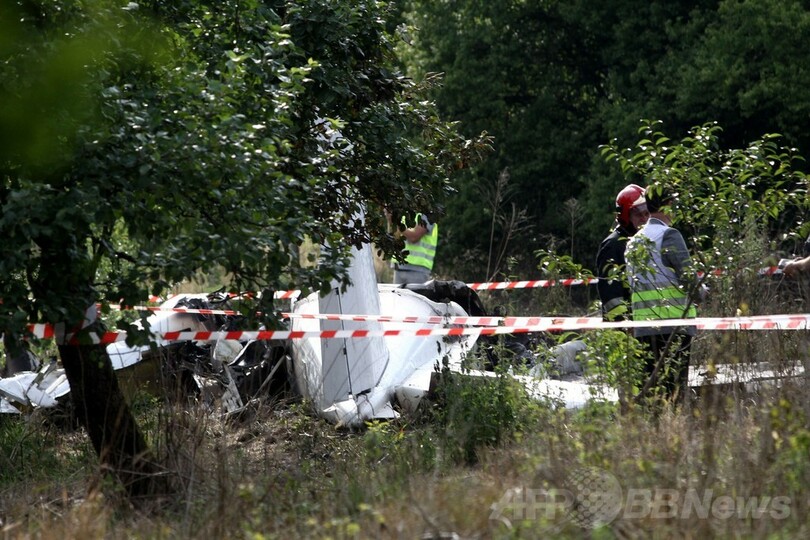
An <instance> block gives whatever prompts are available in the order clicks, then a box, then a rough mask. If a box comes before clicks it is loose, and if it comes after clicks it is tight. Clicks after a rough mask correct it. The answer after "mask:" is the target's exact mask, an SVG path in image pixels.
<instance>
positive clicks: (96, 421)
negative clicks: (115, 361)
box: [59, 345, 168, 499]
mask: <svg viewBox="0 0 810 540" xmlns="http://www.w3.org/2000/svg"><path fill="white" fill-rule="evenodd" d="M59 355H60V357H61V359H62V365H63V366H64V368H65V374H66V375H67V379H68V382H69V383H70V396H71V400H72V402H73V405H74V407H75V410H76V415H77V417H78V419H79V421H80V422H81V424H82V425H83V426H84V427H85V429H86V430H87V433H88V435H89V436H90V440H91V441H92V443H93V448H94V449H95V451H96V453H97V454H98V457H99V460H100V462H101V466H102V468H104V469H106V470H108V471H109V472H111V473H112V474H113V475H114V476H115V477H116V478H117V479H118V480H119V481H120V482H121V484H122V485H123V486H124V488H125V489H126V492H127V493H128V495H129V496H130V497H131V498H133V499H134V498H139V497H148V496H151V495H158V494H164V493H167V487H168V486H167V482H166V477H165V475H164V474H162V471H161V469H160V468H159V467H158V465H157V463H156V462H155V460H154V459H153V457H152V454H151V452H150V451H149V447H148V446H147V444H146V439H145V438H144V436H143V434H142V433H141V431H140V429H139V428H138V425H137V423H136V422H135V417H134V416H133V415H132V411H131V409H130V407H129V405H128V404H127V402H126V400H125V399H124V395H123V394H122V393H121V389H120V387H119V385H118V379H117V378H116V376H115V371H114V370H113V367H112V362H111V361H110V357H109V355H108V354H107V351H106V348H105V347H104V345H59Z"/></svg>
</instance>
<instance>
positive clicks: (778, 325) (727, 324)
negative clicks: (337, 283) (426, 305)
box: [29, 314, 810, 344]
mask: <svg viewBox="0 0 810 540" xmlns="http://www.w3.org/2000/svg"><path fill="white" fill-rule="evenodd" d="M331 317H335V316H334V315H331ZM351 317H358V316H357V315H352V316H351ZM374 318H375V317H373V316H368V315H367V316H364V320H366V321H371V320H373V319H374ZM450 319H451V320H452V319H453V318H450ZM457 319H469V318H465V317H459V318H457ZM514 319H515V321H514V322H526V323H528V322H531V323H532V324H522V325H510V326H506V325H502V326H453V327H449V328H443V327H439V326H431V327H422V328H412V329H402V328H397V329H384V328H383V329H353V330H312V331H305V330H257V331H249V330H248V331H244V330H240V331H229V332H225V331H223V332H199V331H198V332H193V331H183V332H165V333H162V334H156V335H155V337H156V338H157V339H161V340H164V341H217V340H237V341H247V340H289V339H308V338H321V339H335V338H340V339H355V338H370V337H397V336H402V337H423V336H482V335H484V336H485V335H497V334H525V333H534V332H560V331H570V330H597V329H622V328H640V327H641V328H647V327H656V328H667V327H681V326H694V327H696V328H697V329H698V330H721V331H722V330H807V329H808V328H810V314H800V315H796V314H789V315H762V316H753V317H701V318H696V319H667V320H659V321H654V322H653V321H617V322H605V321H603V320H602V319H600V318H598V317H527V318H525V321H523V320H519V319H520V318H514ZM352 320H357V319H352ZM442 320H443V322H445V321H446V319H444V318H443V319H442ZM504 320H506V319H504ZM379 322H386V321H385V320H383V319H380V321H379ZM391 322H392V321H391ZM410 322H414V321H410ZM29 329H30V330H31V333H32V334H34V335H35V336H37V337H39V338H52V337H53V335H54V334H53V330H52V328H51V327H50V326H49V325H41V324H37V325H31V327H29ZM90 339H91V341H92V343H95V344H109V343H114V342H116V341H123V340H124V339H126V333H125V332H106V333H104V334H100V335H98V334H96V335H92V336H91V337H90Z"/></svg>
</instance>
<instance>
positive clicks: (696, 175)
mask: <svg viewBox="0 0 810 540" xmlns="http://www.w3.org/2000/svg"><path fill="white" fill-rule="evenodd" d="M721 133H722V129H721V127H720V126H719V125H718V124H716V123H709V124H704V125H702V126H696V127H694V128H692V129H691V130H690V131H689V133H688V134H687V136H685V137H683V138H682V139H681V140H680V141H675V140H672V139H670V138H669V137H668V136H667V135H666V134H665V133H664V132H663V130H662V126H661V123H660V122H645V123H644V125H643V127H642V128H641V129H640V130H639V136H640V138H639V140H638V142H637V143H636V145H635V146H634V147H628V148H620V147H618V146H616V145H615V144H611V145H605V146H604V147H602V154H603V156H604V157H605V158H606V159H607V160H608V161H609V162H613V163H615V164H618V165H619V168H620V170H621V173H622V175H623V176H624V177H625V179H626V180H627V181H630V180H631V179H633V178H638V177H642V178H645V179H647V180H648V182H649V184H650V186H652V189H659V190H663V189H665V190H667V191H668V192H669V193H673V194H676V195H677V197H676V199H675V201H674V202H673V204H672V205H671V212H672V215H673V223H674V224H675V225H674V226H676V227H678V228H679V229H681V230H682V231H683V232H685V233H686V234H685V236H686V237H687V238H688V239H690V240H691V242H692V243H693V246H694V247H696V248H697V249H694V250H693V254H694V256H695V257H696V259H697V261H696V264H697V267H698V268H697V269H698V270H700V271H703V272H704V273H706V275H707V276H710V275H711V274H712V273H713V271H715V270H722V271H726V272H725V274H726V277H724V278H722V279H727V278H728V275H729V274H733V273H734V272H736V271H738V270H740V269H745V268H750V267H751V266H752V264H757V263H761V262H762V260H763V259H764V252H766V249H765V248H771V249H772V248H773V247H774V246H767V245H765V246H763V245H762V244H763V242H762V241H761V239H768V238H777V239H782V240H784V241H787V242H791V240H795V239H791V237H790V235H787V234H785V231H789V230H795V228H796V226H797V223H796V222H798V225H801V223H802V219H803V218H805V217H806V216H807V213H808V210H810V201H808V199H807V188H808V177H807V175H806V174H805V173H803V172H802V171H801V170H800V169H799V168H798V166H799V165H803V164H804V161H803V160H802V159H801V158H800V156H798V155H797V153H796V150H795V149H793V148H789V147H785V146H781V145H780V142H781V141H780V136H778V135H764V136H763V137H762V138H761V139H759V140H756V141H753V142H751V143H750V144H749V145H747V146H746V147H744V148H732V149H724V148H723V147H722V146H721V144H720V136H721ZM786 220H787V221H786ZM752 239H753V240H754V242H751V240H752ZM802 240H803V239H802ZM748 246H753V248H752V249H754V252H751V250H750V249H748ZM724 315H728V313H724Z"/></svg>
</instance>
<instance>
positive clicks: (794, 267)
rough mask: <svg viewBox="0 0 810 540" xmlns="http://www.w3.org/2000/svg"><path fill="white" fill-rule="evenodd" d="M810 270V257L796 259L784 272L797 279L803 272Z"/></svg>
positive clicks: (788, 264)
mask: <svg viewBox="0 0 810 540" xmlns="http://www.w3.org/2000/svg"><path fill="white" fill-rule="evenodd" d="M807 270H810V255H808V256H807V257H804V258H802V259H795V260H792V261H790V262H789V263H787V264H786V265H785V267H784V268H783V269H782V271H783V272H784V273H785V275H786V276H788V277H795V276H797V275H798V274H799V273H801V272H807Z"/></svg>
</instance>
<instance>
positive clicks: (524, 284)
mask: <svg viewBox="0 0 810 540" xmlns="http://www.w3.org/2000/svg"><path fill="white" fill-rule="evenodd" d="M710 273H711V274H713V275H716V276H720V275H723V274H724V273H726V272H724V271H723V270H713V271H711V272H710ZM782 273H783V272H782V268H781V267H779V266H766V267H764V268H760V269H759V270H757V274H758V275H760V276H774V275H779V274H782ZM698 275H700V276H702V275H703V273H702V272H699V273H698ZM598 282H599V278H595V277H592V278H560V279H534V280H526V281H491V282H489V281H488V282H480V283H467V284H466V285H467V286H468V287H469V288H471V289H473V290H475V291H501V290H511V289H536V288H548V287H558V286H559V287H574V286H577V285H592V284H595V283H598ZM300 295H301V290H300V289H290V290H286V291H275V292H274V293H273V298H275V299H277V300H286V299H295V298H298V297H299V296H300ZM173 296H175V295H170V296H169V297H167V299H168V298H172V297H173ZM231 296H240V295H237V294H231ZM250 296H254V295H253V294H250ZM149 301H150V302H161V301H163V300H162V299H161V298H160V297H157V296H152V297H150V299H149ZM133 309H154V308H133Z"/></svg>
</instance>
